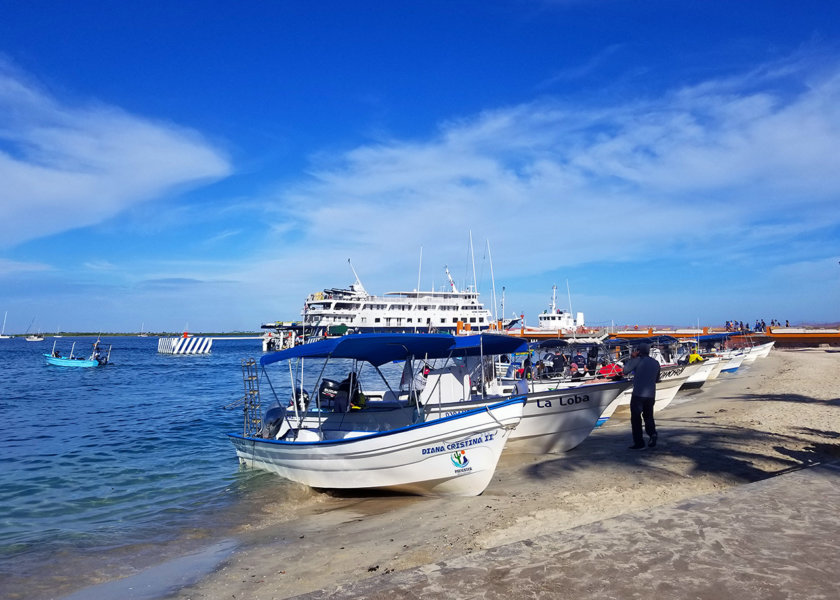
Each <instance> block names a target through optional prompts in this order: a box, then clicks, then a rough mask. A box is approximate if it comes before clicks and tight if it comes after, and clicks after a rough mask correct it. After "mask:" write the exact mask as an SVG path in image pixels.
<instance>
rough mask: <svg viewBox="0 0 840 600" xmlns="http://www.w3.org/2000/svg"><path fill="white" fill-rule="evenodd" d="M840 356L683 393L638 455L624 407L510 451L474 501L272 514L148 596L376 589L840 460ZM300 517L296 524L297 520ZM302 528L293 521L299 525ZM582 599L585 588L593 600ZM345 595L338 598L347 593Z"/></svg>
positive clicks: (398, 500) (750, 372)
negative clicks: (556, 442)
mask: <svg viewBox="0 0 840 600" xmlns="http://www.w3.org/2000/svg"><path fill="white" fill-rule="evenodd" d="M838 367H840V352H836V351H826V350H822V349H820V350H817V349H811V350H799V351H796V350H774V351H773V352H771V354H770V356H768V357H767V358H766V359H759V360H758V361H756V362H755V363H751V364H749V365H747V366H745V367H742V368H741V369H739V371H738V372H736V373H734V374H723V375H722V376H721V377H720V378H719V379H718V380H716V381H713V382H707V383H706V385H704V386H703V387H702V388H700V389H699V390H696V391H691V392H685V393H681V394H680V395H678V396H677V398H676V399H675V400H674V402H673V403H672V404H671V405H670V406H668V407H667V408H666V409H664V410H663V411H661V412H659V413H657V417H656V418H657V426H658V428H659V444H658V447H657V448H655V449H645V450H640V451H631V450H628V446H629V444H630V443H631V436H630V425H629V414H628V413H627V410H626V408H625V409H622V410H620V411H617V413H616V414H615V415H614V416H613V418H612V419H610V421H608V423H607V424H606V425H605V426H603V427H601V428H598V429H596V430H595V431H594V432H593V433H592V435H590V436H589V438H587V439H586V440H585V441H584V442H583V443H582V444H581V445H580V446H578V447H577V448H576V449H574V450H572V451H570V452H567V453H565V454H560V455H544V456H534V455H528V454H517V453H512V452H510V451H509V450H510V449H508V450H506V451H505V453H504V454H503V456H502V460H501V462H500V464H499V467H498V469H497V471H496V474H495V476H494V480H493V482H492V483H491V484H490V486H489V487H488V488H487V490H486V491H485V492H484V494H482V495H481V496H479V497H476V498H454V499H453V498H447V499H443V498H419V497H408V496H397V495H384V494H375V495H371V494H363V493H360V494H357V495H347V494H343V495H330V494H315V495H314V497H311V498H308V499H307V500H306V501H305V502H304V503H303V504H302V505H301V507H298V508H297V509H296V510H294V511H289V509H288V508H286V507H284V506H281V505H277V504H270V503H267V504H266V506H264V507H263V510H262V511H261V512H260V514H257V515H255V517H254V524H253V525H252V526H248V527H243V528H241V529H240V530H239V531H238V532H237V534H236V540H235V541H236V543H237V548H236V550H235V551H234V552H233V553H232V554H231V555H230V556H229V557H228V558H226V559H225V560H224V561H223V562H221V563H220V564H218V565H217V567H216V569H215V570H214V571H212V572H211V573H209V574H208V575H206V576H205V577H203V578H201V579H199V580H198V581H197V582H196V583H194V584H192V585H188V586H186V587H180V589H177V590H174V591H172V590H170V591H169V592H167V593H161V588H160V586H159V584H160V582H157V583H158V586H157V587H156V590H158V591H157V592H156V593H151V594H149V593H146V594H141V593H140V592H141V591H142V590H143V589H144V586H145V587H146V588H147V589H146V591H147V592H149V591H150V590H149V589H148V587H149V586H150V584H151V582H150V581H148V578H147V579H146V581H145V583H144V580H143V576H142V575H141V576H140V578H138V580H137V581H136V582H135V585H134V586H132V589H134V590H135V592H137V596H136V597H150V596H156V597H166V598H173V599H174V598H177V599H187V598H190V599H208V600H216V599H219V600H220V599H231V598H240V599H242V598H248V599H255V600H262V599H270V598H288V597H293V596H296V595H300V594H304V593H309V592H313V591H316V590H323V592H322V593H323V594H325V595H329V594H331V593H332V592H331V591H330V590H339V589H341V586H346V585H348V584H352V583H354V582H356V583H358V582H364V581H365V580H370V581H367V584H368V585H369V586H370V585H373V586H375V584H376V578H377V577H379V576H380V575H382V574H387V573H392V572H400V571H406V570H408V569H412V568H414V567H418V566H422V565H428V564H431V563H438V562H440V561H450V560H458V559H459V558H461V557H468V556H469V555H470V554H472V553H476V552H479V551H484V550H487V549H491V548H499V547H502V546H504V545H509V544H511V543H515V542H524V543H526V544H530V543H531V542H530V541H529V540H532V539H535V538H538V537H539V536H543V535H545V534H551V533H557V532H562V531H565V530H569V529H571V528H574V527H579V526H582V525H586V524H590V523H598V522H601V521H605V520H607V519H611V518H613V517H618V516H620V515H628V516H629V515H630V514H631V513H634V512H636V511H639V510H641V509H646V510H648V511H654V512H655V511H656V508H657V507H662V510H663V511H664V510H666V508H667V507H669V506H671V505H674V504H675V503H678V502H681V501H685V500H687V499H691V498H695V497H698V496H702V495H706V494H710V493H714V492H719V491H722V490H729V489H731V488H733V487H734V486H741V485H743V484H746V483H750V482H755V481H760V480H763V479H767V478H770V477H773V476H774V475H778V474H782V473H788V472H791V471H793V470H796V469H799V468H801V467H803V466H806V465H812V464H816V463H820V462H824V461H836V460H838V459H840V413H838V410H839V409H840V378H838V377H837V373H838V372H840V370H839V369H838ZM290 512H291V514H290ZM290 516H292V518H291V519H290ZM581 589H584V588H581ZM339 595H340V594H339Z"/></svg>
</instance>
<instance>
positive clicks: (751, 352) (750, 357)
mask: <svg viewBox="0 0 840 600" xmlns="http://www.w3.org/2000/svg"><path fill="white" fill-rule="evenodd" d="M757 358H758V354H757V353H756V351H755V347H752V348H744V363H751V362H755V359H757Z"/></svg>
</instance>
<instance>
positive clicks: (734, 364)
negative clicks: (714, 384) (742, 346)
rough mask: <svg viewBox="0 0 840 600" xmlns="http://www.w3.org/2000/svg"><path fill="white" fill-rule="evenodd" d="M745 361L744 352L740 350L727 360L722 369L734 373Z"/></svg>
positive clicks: (723, 371)
mask: <svg viewBox="0 0 840 600" xmlns="http://www.w3.org/2000/svg"><path fill="white" fill-rule="evenodd" d="M743 362H744V353H743V352H739V353H737V354H733V355H732V356H731V357H730V358H729V362H727V363H726V364H725V365H724V366H723V368H722V369H721V370H720V371H721V373H734V372H735V371H737V370H738V367H740V366H741V364H742V363H743Z"/></svg>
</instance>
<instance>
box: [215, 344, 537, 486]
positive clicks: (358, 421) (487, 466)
mask: <svg viewBox="0 0 840 600" xmlns="http://www.w3.org/2000/svg"><path fill="white" fill-rule="evenodd" d="M456 340H457V338H455V337H453V336H451V335H445V334H357V335H351V336H344V337H341V338H335V339H328V340H322V341H318V342H314V343H312V344H305V345H300V346H297V347H293V348H290V349H287V350H283V351H280V352H275V353H272V354H266V355H264V356H263V357H262V358H261V359H260V365H261V366H262V367H263V373H265V367H267V366H268V365H270V364H273V363H276V362H279V361H287V362H288V361H295V362H297V369H298V371H297V372H298V374H301V373H302V372H303V364H302V363H303V360H304V359H306V360H307V361H308V362H316V361H317V362H321V363H323V365H322V366H321V368H320V371H319V372H318V378H317V380H316V383H320V385H319V387H318V388H317V389H318V394H317V395H316V397H315V399H314V403H315V405H314V407H311V408H310V407H308V406H302V405H301V401H302V400H303V399H304V398H307V396H305V395H304V392H303V389H302V388H299V387H298V384H297V381H296V380H295V369H294V368H293V366H292V363H291V362H289V372H290V374H291V375H292V381H291V390H292V398H293V401H292V404H291V406H290V407H288V408H286V407H285V406H283V404H282V403H279V399H278V405H277V406H275V407H273V408H271V409H270V410H269V411H268V412H267V413H266V415H265V417H263V416H262V414H261V401H260V397H259V391H258V390H259V388H258V386H257V383H256V382H258V377H257V374H256V363H255V362H254V361H250V362H249V363H247V365H248V366H247V368H245V370H244V377H245V381H246V395H245V398H244V399H245V403H246V405H245V409H246V410H245V414H246V419H245V427H244V431H243V433H242V434H235V433H232V434H229V435H230V438H231V441H232V442H233V444H234V447H235V448H236V454H237V456H238V457H239V459H240V461H241V462H242V463H243V464H245V465H248V466H253V467H256V468H260V469H264V470H267V471H271V472H274V473H277V474H279V475H281V476H282V477H285V478H287V479H290V480H292V481H296V482H299V483H302V484H305V485H308V486H311V487H315V488H333V489H359V488H375V489H388V490H394V491H400V492H408V493H414V494H421V495H443V496H475V495H478V494H480V493H481V492H483V491H484V489H485V488H486V487H487V485H488V484H489V483H490V481H491V479H492V476H493V473H494V471H495V468H496V464H497V462H498V459H499V456H500V454H501V452H502V449H503V448H504V446H505V443H506V442H507V440H508V438H509V436H510V433H511V431H512V430H513V429H514V428H515V427H516V426H517V425H518V424H519V422H520V420H521V419H522V411H523V408H524V406H525V401H526V399H525V397H524V396H516V397H513V398H507V399H503V400H501V401H499V402H494V403H491V404H486V405H483V406H480V407H475V408H472V407H468V410H466V411H464V412H459V413H457V414H453V415H451V416H440V417H439V418H426V415H425V413H424V411H423V410H420V409H419V408H418V406H417V390H416V389H413V388H412V382H411V381H409V382H408V384H409V389H408V390H407V391H406V393H404V394H402V396H401V394H400V393H397V392H394V391H393V389H392V388H391V386H390V385H389V384H388V381H387V379H386V378H385V377H384V376H383V377H382V379H383V381H384V382H385V383H386V385H387V386H388V390H387V392H384V393H383V394H382V399H381V400H379V401H374V400H371V401H370V402H369V403H368V402H367V397H366V396H367V394H363V393H362V392H361V390H360V387H359V386H358V383H356V382H359V381H361V380H362V378H361V377H360V370H359V371H357V370H355V365H357V364H359V363H364V364H369V365H371V366H372V367H373V368H374V369H375V370H376V372H377V373H379V374H380V375H382V371H381V370H380V367H381V366H382V365H385V364H387V363H390V362H393V361H398V360H408V361H411V359H412V358H413V357H423V358H428V357H432V358H433V357H443V356H447V355H448V354H449V351H450V349H451V347H452V346H453V345H454V344H455V343H456ZM334 359H350V360H352V361H353V365H354V370H353V371H352V376H351V377H348V380H350V381H349V382H348V387H347V389H346V390H341V387H340V386H338V387H337V388H331V386H325V384H326V383H327V382H328V380H323V378H322V375H323V373H324V369H326V367H327V363H328V361H330V360H334ZM353 379H355V382H353V381H352V380H353ZM249 386H251V387H249ZM275 389H277V387H276V386H274V385H273V384H272V390H275ZM342 393H343V394H344V395H343V397H342ZM326 400H329V402H330V403H331V406H327V402H325V401H326ZM355 401H359V402H360V403H361V406H359V407H358V408H357V409H355V410H350V406H353V404H354V402H355ZM362 406H363V408H362ZM356 415H359V416H356ZM407 415H412V417H411V423H409V424H406V425H403V424H402V422H403V421H404V420H405V419H406V416H407Z"/></svg>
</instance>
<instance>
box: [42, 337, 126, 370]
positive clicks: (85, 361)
mask: <svg viewBox="0 0 840 600" xmlns="http://www.w3.org/2000/svg"><path fill="white" fill-rule="evenodd" d="M55 345H56V342H53V347H52V352H51V353H50V354H44V358H45V359H46V361H47V364H48V365H55V366H56V367H81V368H89V367H102V366H105V365H107V364H108V361H109V360H111V346H108V352H107V353H103V351H102V349H101V348H100V346H99V340H96V341H95V342H94V343H93V348H92V350H91V353H90V356H88V357H87V358H84V357H81V356H75V355H74V354H73V353H74V351H75V350H76V342H73V345H72V346H71V347H70V354H69V355H68V356H62V355H61V353H60V352H59V351H58V350H56V348H55Z"/></svg>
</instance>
